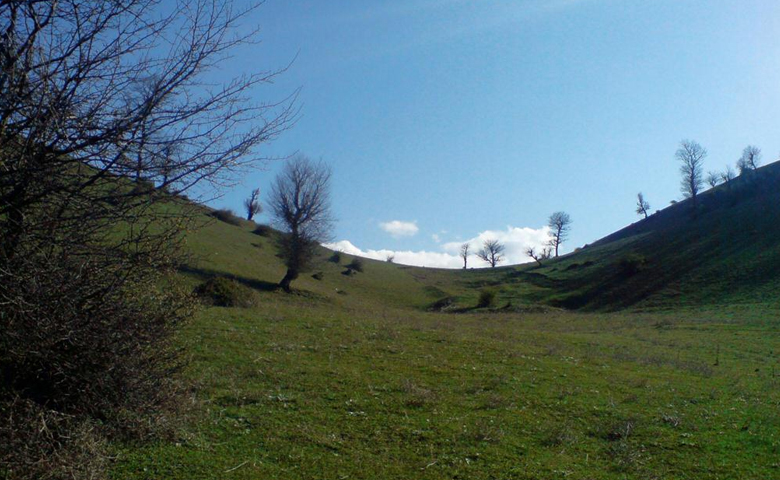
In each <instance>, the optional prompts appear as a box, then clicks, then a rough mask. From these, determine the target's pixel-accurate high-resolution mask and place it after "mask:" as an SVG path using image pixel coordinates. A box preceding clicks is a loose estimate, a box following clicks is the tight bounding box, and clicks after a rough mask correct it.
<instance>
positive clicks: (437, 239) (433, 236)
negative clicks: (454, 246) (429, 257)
mask: <svg viewBox="0 0 780 480" xmlns="http://www.w3.org/2000/svg"><path fill="white" fill-rule="evenodd" d="M431 239H432V240H433V241H434V242H436V243H441V237H440V236H439V234H438V233H434V234H433V235H431Z"/></svg>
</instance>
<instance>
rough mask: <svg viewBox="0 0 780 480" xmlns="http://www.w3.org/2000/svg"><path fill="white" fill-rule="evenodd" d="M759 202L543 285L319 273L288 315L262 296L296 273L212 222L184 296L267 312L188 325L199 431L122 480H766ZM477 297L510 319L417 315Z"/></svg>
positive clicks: (765, 277)
mask: <svg viewBox="0 0 780 480" xmlns="http://www.w3.org/2000/svg"><path fill="white" fill-rule="evenodd" d="M767 198H772V195H768V196H763V197H761V198H759V197H751V198H746V199H743V200H742V201H740V202H738V203H737V204H736V205H734V206H733V207H731V206H729V208H728V209H726V210H725V213H726V214H727V215H724V213H723V212H721V214H719V215H715V214H713V212H714V206H712V205H711V206H710V207H708V208H709V209H710V210H709V212H707V213H703V214H702V215H700V217H699V219H698V220H697V222H698V223H696V227H695V228H689V227H686V225H689V223H688V222H687V220H685V217H684V216H682V215H679V216H678V212H673V211H671V210H670V211H665V213H662V214H658V215H668V217H669V221H663V222H661V221H656V222H655V223H656V225H650V222H647V223H643V224H637V226H634V227H630V228H629V229H628V230H627V231H623V232H618V234H616V235H614V236H613V237H611V238H609V237H608V238H607V239H604V241H602V242H599V243H597V244H594V245H593V246H591V247H589V248H586V249H584V250H582V251H581V252H578V253H576V254H573V255H570V256H567V257H565V258H562V259H559V260H557V261H554V262H550V264H549V265H546V266H545V267H543V268H534V267H532V266H524V267H520V268H516V267H505V268H501V269H496V270H469V271H442V270H434V269H419V268H409V267H403V266H399V265H391V264H387V263H384V262H373V261H366V262H365V271H364V272H363V273H359V274H356V275H354V276H346V275H342V273H341V272H342V271H343V270H344V267H343V265H344V264H346V263H347V262H348V260H349V259H348V258H347V257H346V256H345V258H344V259H343V260H342V262H341V264H340V265H336V264H334V263H331V262H327V261H323V262H322V263H321V266H320V267H319V270H321V271H322V272H323V274H324V276H323V279H322V280H315V279H313V278H311V277H310V276H308V275H307V276H304V277H302V278H301V279H300V280H299V281H298V282H296V284H295V286H296V287H298V288H299V289H300V290H301V292H300V293H298V294H296V295H285V294H283V293H280V292H277V291H272V290H270V286H271V284H272V283H273V282H276V281H278V280H279V279H280V278H281V277H282V275H283V273H284V269H283V268H282V266H281V264H280V262H279V260H278V259H277V258H276V257H275V256H274V253H275V252H274V248H273V243H272V241H271V239H269V238H265V237H260V236H257V235H254V234H252V233H251V229H250V227H249V226H245V227H234V226H231V225H227V224H224V223H221V222H212V223H210V224H208V225H207V226H205V227H204V228H202V229H200V230H199V231H197V232H194V233H193V234H192V235H190V236H189V237H188V243H189V248H190V249H191V251H192V252H193V255H194V256H193V260H192V261H191V268H190V269H189V271H188V273H186V275H185V278H186V281H188V282H190V283H192V284H193V285H194V284H195V283H197V282H198V281H200V280H201V279H202V278H205V277H206V276H208V275H213V274H227V275H230V276H233V277H235V278H237V279H238V280H240V281H242V282H243V283H245V284H247V285H249V286H251V287H253V288H255V289H256V290H257V291H258V297H259V299H260V306H258V307H256V308H251V309H238V308H204V309H203V310H202V311H201V312H200V313H199V314H198V315H197V317H196V319H195V320H194V322H193V323H192V324H191V325H190V326H189V327H188V328H187V329H186V331H185V332H184V339H183V341H185V342H186V343H187V345H188V350H189V351H190V352H191V354H192V363H191V366H190V368H189V369H188V372H187V374H188V376H189V377H190V378H191V379H192V380H193V382H194V383H195V384H196V386H197V387H196V390H195V393H194V398H195V399H196V400H197V402H196V403H195V411H194V415H193V418H192V420H191V421H190V422H189V424H188V425H187V428H186V432H185V433H184V434H183V435H182V438H181V439H179V441H177V442H160V443H158V444H153V445H145V446H132V445H127V446H117V453H118V455H119V456H118V461H117V463H116V465H115V469H114V477H115V478H138V479H146V478H180V479H196V478H203V479H212V478H237V479H238V478H243V479H255V478H280V479H288V478H307V479H308V478H333V479H342V478H365V479H373V478H430V479H435V478H518V479H532V478H544V479H547V478H550V479H553V478H591V479H613V478H615V479H618V478H680V479H683V478H756V479H759V478H773V477H775V476H777V475H778V468H780V434H778V432H779V431H780V421H779V420H778V417H777V415H776V412H777V408H778V406H779V405H780V363H779V362H778V360H779V357H778V355H779V354H780V352H778V347H777V346H778V345H780V343H779V342H778V341H779V340H780V335H779V334H780V331H779V329H778V325H777V322H775V321H774V319H775V318H776V316H775V313H774V312H776V310H775V305H776V300H775V298H774V295H773V292H776V291H777V290H776V284H775V280H776V275H775V273H774V272H773V271H769V268H770V267H771V268H774V266H775V265H776V264H775V263H774V262H775V261H776V259H777V249H776V246H775V245H774V243H775V241H774V238H778V237H777V236H776V235H774V232H775V231H776V230H772V229H773V228H774V229H776V228H777V227H774V226H773V225H772V223H771V220H772V219H773V218H774V217H771V215H774V214H772V213H771V212H773V211H775V210H773V209H774V207H772V206H771V205H773V204H771V203H767V200H766V199H767ZM775 204H776V203H775ZM672 210H674V209H672ZM755 212H760V213H767V212H769V213H768V214H767V216H766V217H765V218H766V220H760V219H758V218H753V217H751V215H753V214H754V213H755ZM725 216H728V217H729V218H725ZM657 218H663V217H657ZM675 219H677V220H675ZM740 219H742V220H744V221H742V222H741V223H740V222H739V220H740ZM683 220H685V221H683ZM675 222H677V223H675ZM658 224H662V225H660V226H659V225H658ZM675 225H678V226H675ZM651 226H652V228H651ZM759 228H760V229H763V230H758V231H759V232H773V233H772V237H773V238H771V239H768V238H766V236H765V235H764V234H763V233H760V234H758V235H757V234H754V233H752V232H753V229H759ZM712 232H716V233H715V234H713V233H712ZM705 233H706V235H705ZM672 234H674V235H672ZM697 236H699V237H701V238H700V239H699V241H695V239H696V238H697ZM704 239H709V240H704ZM718 239H720V240H718ZM725 240H728V242H727V241H725ZM709 251H714V252H717V253H718V254H719V255H718V256H712V257H708V256H704V257H703V258H702V255H704V253H705V252H709ZM629 252H636V253H639V254H642V255H645V256H646V257H647V259H648V263H647V265H646V266H645V267H644V270H642V271H640V272H639V273H637V274H636V275H632V276H628V277H627V276H625V275H617V274H615V272H616V271H618V270H616V269H617V268H618V267H617V261H618V259H619V258H620V257H621V256H622V255H625V254H627V253H629ZM326 256H327V253H325V252H323V260H324V259H325V258H326ZM689 257H690V258H699V260H698V261H697V262H688V263H685V262H684V259H685V258H689ZM765 263H766V264H765ZM573 265H576V266H574V267H572V266H573ZM691 265H693V267H692V266H691ZM683 267H684V268H683ZM659 277H660V278H659ZM654 278H659V281H657V282H655V281H652V279H654ZM596 285H597V286H598V288H595V287H594V286H596ZM486 286H487V287H491V288H495V289H496V290H498V291H499V302H500V303H499V306H503V305H504V304H505V303H506V302H511V304H512V307H511V308H508V309H504V310H501V311H486V310H483V311H480V310H466V311H465V312H463V313H461V314H457V315H453V314H449V313H436V312H427V311H425V309H424V307H425V306H426V305H428V304H430V303H431V302H432V301H433V300H436V299H438V298H441V297H443V296H450V295H452V296H455V297H457V299H458V302H459V304H460V305H461V306H462V307H467V306H470V305H473V304H474V302H475V299H476V296H477V294H478V289H479V288H483V287H486ZM539 304H541V305H570V306H571V305H575V304H577V305H580V306H583V307H585V308H586V309H596V310H615V309H618V308H621V307H630V308H631V312H630V313H628V312H626V311H623V312H620V313H604V312H602V313H572V312H566V311H564V310H559V309H554V308H552V309H551V308H549V307H547V308H545V309H542V308H539V307H537V305H539ZM725 305H728V308H725V307H724V306H725ZM659 309H662V310H663V312H660V311H659ZM639 310H654V312H653V313H640V312H639Z"/></svg>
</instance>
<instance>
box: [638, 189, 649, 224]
mask: <svg viewBox="0 0 780 480" xmlns="http://www.w3.org/2000/svg"><path fill="white" fill-rule="evenodd" d="M649 210H650V203H648V201H647V200H645V196H644V195H642V192H639V193H637V194H636V214H637V215H644V216H645V218H647V212H648V211H649Z"/></svg>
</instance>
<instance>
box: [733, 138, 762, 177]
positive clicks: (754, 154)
mask: <svg viewBox="0 0 780 480" xmlns="http://www.w3.org/2000/svg"><path fill="white" fill-rule="evenodd" d="M759 165H761V149H760V148H758V147H756V146H754V145H748V146H747V147H745V149H744V150H742V156H741V157H739V160H737V169H739V174H740V175H742V174H744V173H747V172H752V171H753V170H756V169H757V168H758V167H759Z"/></svg>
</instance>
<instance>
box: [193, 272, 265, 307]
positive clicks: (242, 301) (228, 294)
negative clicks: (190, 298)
mask: <svg viewBox="0 0 780 480" xmlns="http://www.w3.org/2000/svg"><path fill="white" fill-rule="evenodd" d="M194 293H195V295H196V296H197V297H198V298H200V299H201V300H202V301H203V302H204V303H206V304H208V305H213V306H215V307H242V308H249V307H252V306H254V305H255V304H256V295H255V292H254V291H253V290H252V289H251V288H249V287H246V286H244V285H242V284H240V283H239V282H237V281H236V280H233V279H230V278H225V277H213V278H210V279H208V280H206V281H205V282H203V283H202V284H200V285H198V287H197V288H195V291H194Z"/></svg>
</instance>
